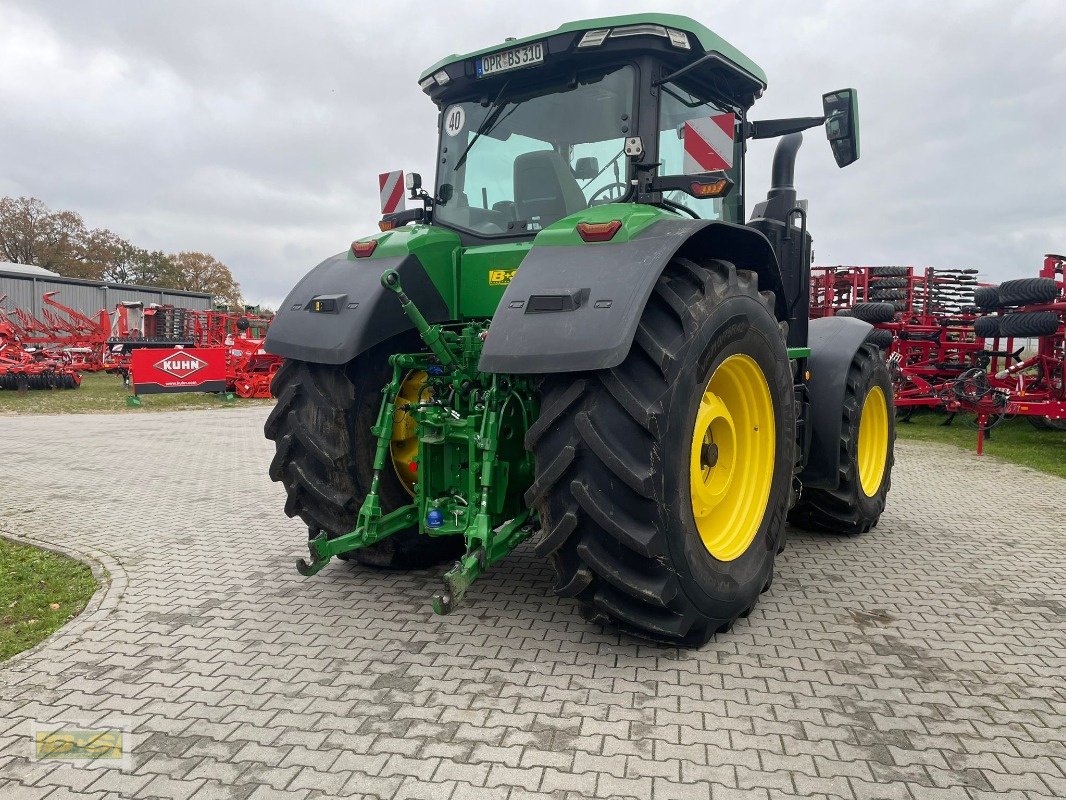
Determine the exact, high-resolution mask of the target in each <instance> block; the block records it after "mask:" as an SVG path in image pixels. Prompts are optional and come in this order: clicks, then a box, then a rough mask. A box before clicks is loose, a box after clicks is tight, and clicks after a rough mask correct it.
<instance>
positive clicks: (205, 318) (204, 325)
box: [120, 306, 281, 398]
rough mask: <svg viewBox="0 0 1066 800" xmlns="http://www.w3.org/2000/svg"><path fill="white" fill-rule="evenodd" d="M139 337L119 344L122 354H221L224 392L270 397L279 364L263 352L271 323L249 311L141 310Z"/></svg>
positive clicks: (276, 358)
mask: <svg viewBox="0 0 1066 800" xmlns="http://www.w3.org/2000/svg"><path fill="white" fill-rule="evenodd" d="M144 314H145V320H144V328H143V330H144V335H143V337H141V338H138V337H135V336H134V337H132V338H126V339H124V340H122V342H121V345H120V346H121V347H123V348H124V349H125V350H126V351H130V350H133V349H140V348H144V347H165V348H174V347H185V348H199V349H208V350H223V351H225V364H226V391H227V392H234V393H235V394H237V395H238V396H239V397H261V398H265V397H270V382H271V380H272V379H273V377H274V373H275V372H277V370H278V368H279V367H280V366H281V359H280V358H279V357H278V356H274V355H271V354H269V353H267V352H265V351H264V350H263V339H264V338H265V337H266V331H267V327H268V326H269V325H270V320H269V319H267V318H263V317H260V316H257V315H256V314H254V313H251V311H246V312H244V313H240V312H233V311H190V310H188V309H182V308H174V307H171V306H165V307H158V308H151V309H146V310H145V312H144Z"/></svg>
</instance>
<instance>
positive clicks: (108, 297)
mask: <svg viewBox="0 0 1066 800" xmlns="http://www.w3.org/2000/svg"><path fill="white" fill-rule="evenodd" d="M45 292H59V294H58V295H56V299H57V300H58V301H59V302H61V303H62V304H63V305H65V306H70V307H71V308H73V309H74V310H76V311H80V312H81V313H82V314H85V315H86V316H92V315H94V314H95V313H96V312H98V311H99V310H100V309H102V308H106V309H109V310H110V309H114V307H115V305H116V304H117V303H120V302H140V303H143V304H144V306H145V307H146V308H147V307H148V306H150V305H152V304H158V305H172V306H176V307H178V308H188V309H192V310H193V311H208V310H210V309H211V295H210V294H207V293H205V292H186V291H184V290H181V289H153V288H151V287H148V286H131V285H128V284H122V283H106V282H104V281H86V280H81V279H79V278H64V277H62V276H61V275H59V274H57V273H55V272H52V271H51V270H47V269H43V268H42V267H35V266H32V265H29V264H14V263H11V262H7V261H3V262H0V297H3V296H4V295H7V299H6V300H4V302H3V305H4V308H6V309H7V310H8V311H14V310H15V309H17V308H21V309H23V310H25V311H27V312H28V313H30V314H33V315H34V316H37V315H38V314H39V313H40V311H41V305H42V303H41V295H43V294H44V293H45Z"/></svg>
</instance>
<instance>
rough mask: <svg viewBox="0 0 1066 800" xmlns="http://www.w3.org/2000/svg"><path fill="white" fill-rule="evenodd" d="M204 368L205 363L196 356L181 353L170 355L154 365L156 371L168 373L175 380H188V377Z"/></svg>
mask: <svg viewBox="0 0 1066 800" xmlns="http://www.w3.org/2000/svg"><path fill="white" fill-rule="evenodd" d="M206 366H207V362H206V361H202V360H201V359H199V358H197V357H196V356H192V355H188V354H187V353H181V352H178V353H171V354H170V355H169V356H167V357H166V358H164V359H162V360H161V361H157V362H156V363H155V368H156V369H158V370H160V371H161V372H166V373H169V374H170V375H173V376H174V377H175V378H188V377H189V376H190V375H192V374H194V373H196V372H199V371H200V370H202V369H203V368H204V367H206Z"/></svg>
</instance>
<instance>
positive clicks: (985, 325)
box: [973, 316, 1000, 339]
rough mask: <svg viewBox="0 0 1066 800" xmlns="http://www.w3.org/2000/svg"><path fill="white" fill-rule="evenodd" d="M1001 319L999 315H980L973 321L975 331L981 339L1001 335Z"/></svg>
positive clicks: (975, 334) (994, 337)
mask: <svg viewBox="0 0 1066 800" xmlns="http://www.w3.org/2000/svg"><path fill="white" fill-rule="evenodd" d="M999 320H1000V318H999V317H997V316H988V317H978V318H977V319H975V320H974V321H973V333H974V336H977V337H979V338H981V339H996V338H998V337H999Z"/></svg>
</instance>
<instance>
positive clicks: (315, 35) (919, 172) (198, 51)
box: [0, 0, 1066, 303]
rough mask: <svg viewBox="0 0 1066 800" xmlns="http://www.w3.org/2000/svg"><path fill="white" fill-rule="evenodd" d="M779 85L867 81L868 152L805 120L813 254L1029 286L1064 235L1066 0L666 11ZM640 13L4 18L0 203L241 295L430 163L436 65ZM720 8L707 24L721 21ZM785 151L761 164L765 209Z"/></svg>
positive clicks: (737, 5) (297, 266) (368, 219)
mask: <svg viewBox="0 0 1066 800" xmlns="http://www.w3.org/2000/svg"><path fill="white" fill-rule="evenodd" d="M655 5H656V10H657V11H658V10H663V11H665V10H669V11H677V12H680V13H685V14H688V15H690V16H693V17H695V18H697V19H700V20H701V21H703V22H705V23H706V24H707V25H709V26H710V27H711V28H713V29H715V30H716V31H717V32H718V33H720V34H721V35H723V36H724V37H725V38H727V39H728V40H730V41H731V42H732V43H734V44H735V45H737V46H738V47H739V48H740V49H742V50H743V51H744V52H746V53H747V54H749V55H750V56H751V57H752V58H754V59H755V60H756V61H757V62H759V63H760V64H761V65H762V66H763V67H764V68H765V70H766V72H767V74H768V75H769V79H770V88H769V90H768V91H767V94H766V96H765V98H763V99H762V100H760V102H759V103H758V104H757V105H756V107H755V110H754V113H753V116H754V117H755V118H759V117H762V118H769V117H778V116H788V115H809V114H816V113H819V110H820V95H821V93H822V92H823V91H827V90H830V89H835V88H839V87H842V86H854V87H856V88H857V89H858V90H859V95H860V110H861V119H862V150H863V155H862V158H861V159H860V161H859V162H858V163H856V164H855V165H853V166H851V167H849V168H847V169H846V170H842V171H841V170H838V169H837V168H836V167H835V165H834V163H833V161H832V157H831V155H830V152H829V148H828V147H827V146H826V144H825V142H824V140H823V139H822V138H821V137H820V136H819V135H818V133H817V132H813V133H811V134H810V135H808V140H807V143H806V144H805V146H804V149H803V151H802V153H801V155H800V160H799V168H798V174H797V185H798V187H799V189H800V193H801V195H802V196H805V197H807V198H808V199H809V201H810V209H811V219H810V225H811V229H812V232H813V234H814V236H815V251H816V260H817V261H818V263H851V264H913V265H915V266H926V265H931V266H940V267H946V266H971V267H977V268H979V269H981V270H982V272H983V273H984V274H985V275H986V276H988V277H990V278H992V279H996V280H1000V279H1003V278H1006V277H1011V276H1020V275H1031V274H1034V273H1035V271H1036V269H1037V267H1038V265H1039V261H1040V256H1041V255H1042V254H1043V253H1044V252H1045V251H1054V250H1061V249H1063V248H1064V247H1066V243H1064V239H1066V219H1064V215H1063V214H1062V211H1061V207H1062V198H1063V197H1064V196H1066V170H1064V168H1063V166H1062V165H1063V164H1064V163H1066V141H1064V140H1066V137H1064V136H1063V131H1064V130H1066V55H1064V51H1063V50H1062V48H1061V42H1062V41H1063V39H1064V38H1066V15H1063V14H1062V13H1061V11H1060V8H1059V5H1058V3H1056V2H1021V3H1016V4H1012V5H1010V6H1004V5H1003V4H1001V3H994V2H965V3H963V2H953V3H918V2H894V3H873V2H868V3H856V2H832V1H831V0H824V1H823V2H810V3H803V4H794V5H793V6H784V5H782V4H780V3H778V2H719V3H715V4H714V5H713V6H708V5H707V4H706V3H701V2H658V3H656V4H655ZM646 8H647V5H646V4H637V3H630V2H614V3H607V2H578V3H575V2H566V3H564V2H558V1H557V0H542V1H541V2H538V3H536V4H528V5H512V4H502V3H500V4H488V3H484V2H481V3H464V2H459V1H458V0H453V2H449V3H446V4H426V3H413V2H399V3H389V4H381V5H377V6H375V7H374V13H369V14H368V13H365V9H364V7H363V6H362V5H361V4H352V3H347V2H318V3H303V4H300V6H299V7H298V8H297V7H294V6H292V5H291V4H282V3H278V2H228V3H214V2H183V3H176V2H172V3H126V2H92V3H66V4H41V3H33V2H17V1H16V2H10V0H9V2H7V3H5V4H4V5H3V6H0V108H4V109H5V110H6V111H7V113H6V114H5V115H4V121H3V124H2V125H0V152H2V153H3V154H4V156H5V158H4V160H3V162H0V192H3V193H4V194H28V195H33V196H36V197H40V198H41V199H42V200H44V201H45V202H47V203H48V204H49V205H51V206H52V207H55V208H70V209H74V210H77V211H79V212H81V213H82V214H83V216H84V217H85V218H86V221H87V222H88V223H89V224H90V225H94V226H104V227H109V228H112V229H113V230H116V231H117V232H119V233H121V234H122V235H124V236H126V237H127V238H129V239H131V240H133V241H135V242H136V243H138V244H140V245H142V246H145V247H151V248H162V249H165V250H171V251H173V250H179V249H200V250H206V251H209V252H211V253H213V254H215V255H216V256H218V257H219V258H221V259H222V260H223V261H225V262H226V263H227V264H229V265H230V266H231V267H232V268H233V270H234V273H235V274H236V276H237V278H238V279H239V280H240V282H241V284H242V287H243V288H244V289H245V292H246V293H247V295H248V296H249V298H252V299H255V300H267V301H272V302H274V303H277V302H279V301H280V299H281V298H282V297H284V295H285V293H286V292H287V290H288V289H289V288H290V287H291V285H292V284H293V283H294V282H295V281H296V279H297V278H298V277H299V276H300V275H301V274H302V273H303V272H304V271H305V270H306V269H307V268H308V267H310V266H311V265H313V264H314V263H316V262H317V261H318V260H320V259H321V258H324V257H326V256H328V255H329V254H331V253H335V252H337V251H339V250H341V249H343V248H344V247H345V246H346V245H347V243H348V242H350V241H351V239H352V238H354V237H355V236H358V235H362V234H365V233H367V232H370V231H372V230H374V227H375V221H376V218H377V193H376V189H377V187H376V175H377V173H378V172H381V171H383V170H386V169H396V168H401V167H403V168H407V169H414V170H416V171H421V172H422V173H423V174H425V175H431V174H432V164H433V148H434V139H435V136H436V132H435V128H436V112H435V109H434V108H433V106H432V104H431V103H430V102H429V101H428V100H427V99H426V98H425V96H424V95H423V94H422V92H421V91H420V90H419V88H418V86H417V84H416V79H417V77H418V74H419V72H420V71H421V69H422V68H424V67H425V66H427V65H429V64H430V63H432V62H434V61H436V60H437V59H438V58H440V57H441V56H442V55H444V54H446V53H449V52H464V51H468V50H472V49H476V48H479V47H483V46H486V45H489V44H492V43H495V42H502V41H503V39H504V38H505V37H506V36H524V35H528V34H532V33H536V32H538V31H541V30H546V29H550V28H553V27H554V26H555V25H557V24H559V23H561V22H563V21H566V20H569V19H575V18H582V17H591V16H597V15H605V14H616V13H628V12H635V11H640V10H643V9H646ZM710 9H713V13H710ZM772 148H773V144H772V142H754V143H752V146H751V150H750V152H749V156H750V157H749V174H748V182H747V190H748V197H749V204H750V203H751V202H754V201H755V200H757V199H758V198H759V196H760V195H761V194H762V193H763V192H764V191H765V188H766V184H767V181H768V178H769V163H770V159H771V157H772Z"/></svg>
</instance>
